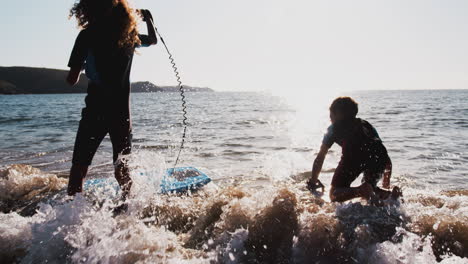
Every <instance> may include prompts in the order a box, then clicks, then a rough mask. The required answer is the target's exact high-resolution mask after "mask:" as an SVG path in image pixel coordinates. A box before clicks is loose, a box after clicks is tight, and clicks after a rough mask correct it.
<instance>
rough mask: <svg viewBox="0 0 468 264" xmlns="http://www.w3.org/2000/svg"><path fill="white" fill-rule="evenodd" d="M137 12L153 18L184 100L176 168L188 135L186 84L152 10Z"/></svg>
mask: <svg viewBox="0 0 468 264" xmlns="http://www.w3.org/2000/svg"><path fill="white" fill-rule="evenodd" d="M137 12H138V13H140V14H144V13H145V12H146V13H147V14H148V16H149V18H150V19H151V21H152V22H153V26H154V29H155V30H156V34H157V35H158V36H159V39H160V40H161V42H162V44H163V45H164V48H165V49H166V52H167V54H168V55H169V61H170V63H171V65H172V70H173V71H174V74H175V77H176V81H177V87H178V89H179V92H180V98H181V101H182V125H183V127H184V130H183V132H182V139H181V142H180V147H179V151H178V153H177V158H176V160H175V162H174V168H175V167H177V163H179V158H180V154H181V153H182V149H183V148H184V144H185V137H186V134H187V102H186V100H185V91H184V86H183V84H182V81H181V78H180V74H179V69H178V68H177V65H176V63H175V60H174V56H173V55H172V53H171V52H170V51H169V48H168V47H167V45H166V42H165V41H164V38H163V37H162V36H161V34H160V33H159V30H158V28H157V27H156V26H155V24H154V19H153V16H152V15H151V12H150V11H149V10H147V9H138V10H137Z"/></svg>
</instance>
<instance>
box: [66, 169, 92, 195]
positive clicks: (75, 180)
mask: <svg viewBox="0 0 468 264" xmlns="http://www.w3.org/2000/svg"><path fill="white" fill-rule="evenodd" d="M87 173H88V166H82V165H77V164H73V165H72V167H71V170H70V178H69V179H68V188H67V193H68V195H70V196H72V195H75V194H76V193H80V192H82V191H83V180H84V178H85V177H86V174H87Z"/></svg>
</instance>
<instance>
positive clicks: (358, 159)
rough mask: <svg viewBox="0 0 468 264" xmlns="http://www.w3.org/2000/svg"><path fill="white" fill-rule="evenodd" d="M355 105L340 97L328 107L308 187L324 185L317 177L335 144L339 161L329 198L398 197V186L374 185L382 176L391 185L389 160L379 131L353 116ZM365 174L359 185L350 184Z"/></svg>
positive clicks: (355, 109) (335, 199)
mask: <svg viewBox="0 0 468 264" xmlns="http://www.w3.org/2000/svg"><path fill="white" fill-rule="evenodd" d="M357 113H358V104H357V103H356V102H355V101H354V100H353V99H352V98H350V97H339V98H337V99H335V100H334V101H333V103H332V104H331V106H330V120H331V123H332V124H331V125H330V127H329V128H328V131H327V133H326V134H325V136H324V137H323V141H322V146H321V147H320V152H319V153H318V154H317V157H316V158H315V161H314V164H313V168H312V178H311V179H309V180H308V182H307V185H308V187H309V189H313V190H315V189H316V188H317V187H323V185H322V184H321V183H320V181H319V180H318V177H319V174H320V171H321V170H322V165H323V161H324V160H325V156H326V154H327V152H328V149H330V147H331V146H332V145H333V144H334V143H337V144H338V145H340V146H341V148H342V156H341V160H340V162H339V164H338V167H337V168H336V170H335V174H334V175H333V179H332V182H331V189H330V199H331V201H333V202H335V201H336V202H344V201H347V200H350V199H353V198H357V197H362V198H364V199H370V198H378V199H386V198H388V197H389V196H390V195H392V196H393V197H397V196H399V195H400V194H401V193H400V191H399V189H398V187H395V188H394V190H393V192H390V191H387V190H383V189H381V188H379V187H377V182H378V181H379V180H380V179H381V178H382V176H383V185H382V187H383V188H385V189H389V188H390V177H391V173H392V162H391V160H390V157H389V156H388V154H387V149H386V148H385V146H384V145H383V143H382V140H381V139H380V137H379V134H378V133H377V131H376V130H375V128H374V127H373V126H372V125H371V124H369V122H367V121H365V120H362V119H360V118H356V115H357ZM361 173H364V176H363V179H362V185H360V186H359V187H351V183H352V182H353V181H354V180H355V179H356V178H357V177H358V176H359V175H360V174H361Z"/></svg>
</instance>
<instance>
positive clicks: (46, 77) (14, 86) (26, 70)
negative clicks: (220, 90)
mask: <svg viewBox="0 0 468 264" xmlns="http://www.w3.org/2000/svg"><path fill="white" fill-rule="evenodd" d="M67 73H68V71H65V70H57V69H47V68H32V67H0V94H63V93H86V89H87V84H88V81H87V78H86V76H84V75H83V74H82V76H81V78H80V81H79V82H78V84H77V85H75V86H73V87H72V86H70V85H68V84H67V83H66V82H65V78H66V76H67ZM184 88H185V91H187V92H214V91H213V90H212V89H210V88H200V87H191V86H185V85H184ZM177 91H178V89H177V87H176V86H157V85H155V84H153V83H151V82H135V83H132V92H134V93H135V92H136V93H147V92H150V93H151V92H177Z"/></svg>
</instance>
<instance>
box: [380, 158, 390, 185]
mask: <svg viewBox="0 0 468 264" xmlns="http://www.w3.org/2000/svg"><path fill="white" fill-rule="evenodd" d="M391 176H392V161H391V160H390V158H389V159H388V161H387V165H385V171H384V176H383V182H382V187H383V188H384V189H390V178H391Z"/></svg>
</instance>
